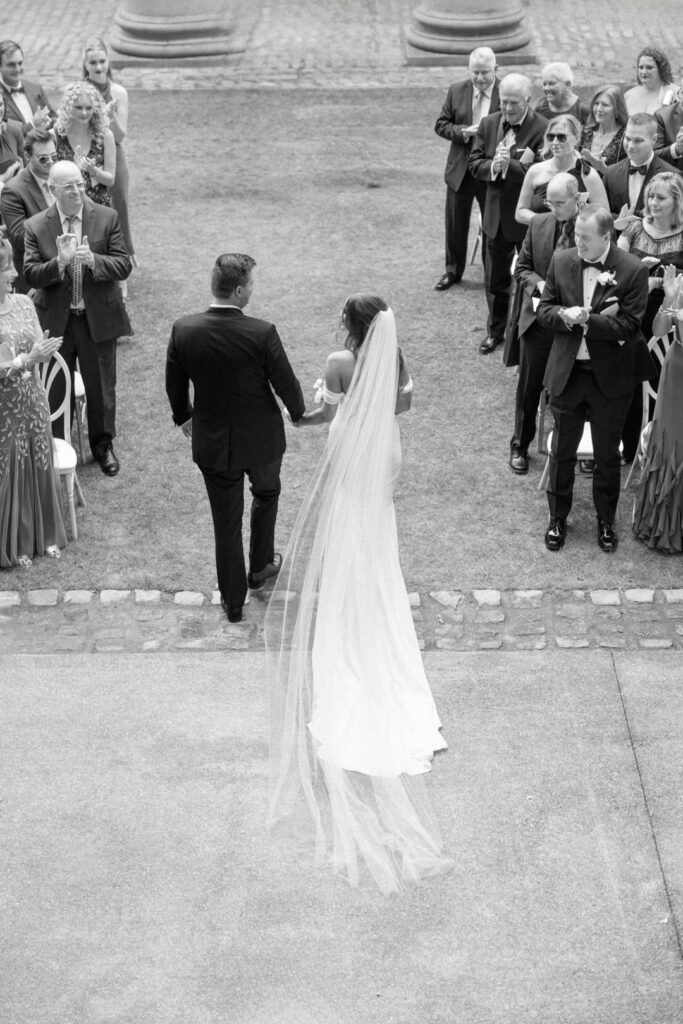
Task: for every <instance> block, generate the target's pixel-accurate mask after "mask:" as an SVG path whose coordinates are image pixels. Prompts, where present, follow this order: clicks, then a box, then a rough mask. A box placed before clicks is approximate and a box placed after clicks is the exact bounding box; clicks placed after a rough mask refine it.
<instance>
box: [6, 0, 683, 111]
mask: <svg viewBox="0 0 683 1024" xmlns="http://www.w3.org/2000/svg"><path fill="white" fill-rule="evenodd" d="M232 6H233V7H234V9H235V10H236V11H239V14H238V16H237V23H236V36H238V37H240V38H242V39H243V40H244V41H245V43H246V50H245V52H244V53H243V54H239V55H233V56H230V57H228V58H226V59H225V60H224V62H223V63H222V64H221V65H220V66H217V67H211V66H205V67H187V66H185V67H179V66H174V65H170V66H164V67H154V68H147V67H141V66H136V67H127V68H124V69H122V70H121V71H120V73H119V78H120V81H121V82H122V83H123V84H124V85H126V86H127V87H129V88H134V89H197V88H211V89H234V88H275V87H277V88H301V87H303V88H330V89H343V88H373V87H405V86H410V85H416V86H425V85H442V84H443V83H444V82H447V81H449V80H450V79H451V77H452V76H453V74H454V73H458V72H454V71H453V70H452V69H449V68H443V67H441V68H415V67H405V66H404V63H403V62H404V53H403V31H404V27H405V26H406V25H408V24H410V22H411V11H412V10H413V8H414V7H415V6H416V0H374V2H373V0H277V2H274V0H242V2H241V3H239V4H237V3H234V4H233V5H232ZM7 7H8V9H7V10H5V11H3V19H2V20H3V25H2V34H3V37H4V38H8V37H9V38H16V39H18V40H19V41H20V42H21V43H22V44H23V46H24V50H25V55H26V64H27V71H28V72H30V76H33V77H38V78H40V79H41V80H42V81H43V82H44V83H45V85H46V86H47V88H48V89H50V90H51V91H53V92H54V93H57V94H58V93H59V92H60V91H61V89H62V88H63V87H64V85H65V84H66V83H68V82H69V81H70V80H71V79H72V78H73V77H74V76H75V75H77V74H78V70H79V63H80V47H81V45H82V43H83V41H84V40H86V39H87V38H88V37H89V36H91V35H101V36H104V38H107V37H108V36H109V33H110V31H111V27H112V25H113V21H114V16H115V13H116V7H117V4H116V2H115V0H88V3H87V4H83V3H82V2H81V0H59V2H55V3H50V4H48V3H45V0H21V3H15V4H13V5H11V6H10V5H7ZM525 7H526V10H527V14H528V17H529V20H530V24H531V28H532V33H533V42H534V47H535V50H536V53H537V55H538V58H539V62H540V63H543V62H545V61H547V60H550V59H553V58H555V59H556V58H558V57H560V56H562V55H564V56H565V57H566V58H567V59H569V60H570V62H571V63H572V65H573V67H574V69H575V71H576V76H577V84H578V85H590V84H592V83H594V82H596V81H604V80H606V81H628V80H630V79H631V74H632V67H633V64H634V61H635V56H636V53H637V51H638V49H639V46H640V45H644V44H650V45H656V46H660V47H661V48H662V49H663V50H665V52H667V53H668V54H670V55H671V57H672V59H673V63H674V69H675V70H676V65H677V63H678V61H679V60H680V59H681V58H680V57H677V55H679V54H681V53H683V21H682V20H681V19H676V18H674V17H673V13H674V4H673V3H662V4H653V5H650V6H649V7H648V8H647V13H646V15H645V14H644V10H645V8H644V5H643V3H642V0H620V2H619V3H618V4H617V3H614V2H600V0H574V2H573V3H567V2H566V0H526V3H525ZM74 26H77V27H74ZM678 70H680V68H679V69H678ZM532 72H533V73H534V74H536V75H538V73H539V68H538V67H537V68H536V69H535V70H534V69H532Z"/></svg>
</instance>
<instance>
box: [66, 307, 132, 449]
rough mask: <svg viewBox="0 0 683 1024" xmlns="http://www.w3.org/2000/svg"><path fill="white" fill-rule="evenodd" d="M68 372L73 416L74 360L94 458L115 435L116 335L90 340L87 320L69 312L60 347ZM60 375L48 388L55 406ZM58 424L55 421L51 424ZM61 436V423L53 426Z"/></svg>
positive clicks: (105, 447)
mask: <svg viewBox="0 0 683 1024" xmlns="http://www.w3.org/2000/svg"><path fill="white" fill-rule="evenodd" d="M59 354H60V355H61V356H63V358H64V360H65V361H66V365H67V366H68V367H69V373H70V374H71V417H72V419H73V411H74V398H73V380H74V370H75V368H76V360H78V365H79V368H80V372H81V376H82V378H83V386H84V388H85V399H86V415H87V418H88V440H89V442H90V451H91V452H92V454H93V457H94V458H98V457H99V456H101V455H103V454H104V452H105V451H106V449H107V446H108V445H110V444H111V442H112V441H113V440H114V438H115V437H116V339H115V338H111V339H110V340H109V341H100V342H98V343H97V344H96V343H95V342H94V341H93V340H92V337H91V335H90V331H89V329H88V321H87V319H86V317H84V316H78V317H76V316H70V317H69V319H68V320H67V322H66V328H65V329H64V341H63V342H62V346H61V348H60V350H59ZM58 382H59V378H58V380H57V382H56V384H55V387H53V388H52V390H51V392H50V404H51V405H52V408H53V409H54V408H56V407H57V405H58V404H59V402H61V400H62V398H63V397H64V390H63V388H62V387H58ZM53 426H54V427H57V424H56V423H55V424H54V425H53ZM53 433H54V435H55V437H61V424H60V427H59V428H57V429H53Z"/></svg>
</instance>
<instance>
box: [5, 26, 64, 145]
mask: <svg viewBox="0 0 683 1024" xmlns="http://www.w3.org/2000/svg"><path fill="white" fill-rule="evenodd" d="M0 94H2V97H3V99H4V101H5V110H6V112H7V116H8V117H9V118H11V119H12V120H14V121H19V123H20V124H21V126H22V128H23V130H24V131H25V132H26V131H28V130H29V128H31V127H32V125H34V124H35V125H37V126H39V127H41V128H49V127H51V125H52V123H53V122H54V119H55V117H56V116H57V115H56V114H55V112H54V110H53V109H52V107H51V105H50V102H49V100H48V98H47V94H46V92H45V90H44V89H43V87H42V85H40V83H39V82H30V81H29V80H28V79H27V78H24V54H23V52H22V49H21V47H20V46H19V43H15V42H14V40H13V39H4V40H3V41H2V42H0Z"/></svg>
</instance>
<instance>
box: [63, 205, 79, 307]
mask: <svg viewBox="0 0 683 1024" xmlns="http://www.w3.org/2000/svg"><path fill="white" fill-rule="evenodd" d="M74 220H75V217H67V218H66V226H67V229H68V232H69V234H70V235H73V234H75V232H74ZM82 302H83V264H82V263H81V262H80V261H76V260H72V261H71V305H72V307H76V306H80V304H81V303H82Z"/></svg>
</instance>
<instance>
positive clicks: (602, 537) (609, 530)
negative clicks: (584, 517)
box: [598, 519, 619, 555]
mask: <svg viewBox="0 0 683 1024" xmlns="http://www.w3.org/2000/svg"><path fill="white" fill-rule="evenodd" d="M618 543H619V538H618V537H617V532H616V530H615V529H614V526H613V525H612V523H606V522H605V520H604V519H598V544H599V545H600V547H601V549H602V550H603V551H606V552H607V554H608V555H612V554H614V552H615V551H616V550H617V545H618Z"/></svg>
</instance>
